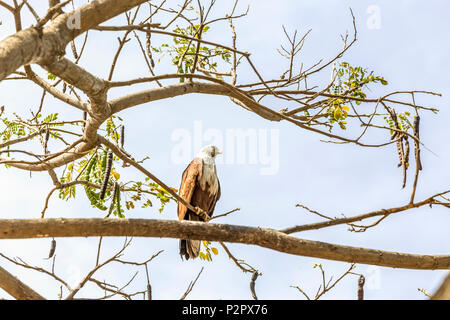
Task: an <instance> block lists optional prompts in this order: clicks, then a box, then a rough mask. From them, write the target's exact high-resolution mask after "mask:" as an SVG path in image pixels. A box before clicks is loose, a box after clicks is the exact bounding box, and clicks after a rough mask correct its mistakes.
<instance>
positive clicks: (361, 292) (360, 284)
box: [358, 275, 366, 300]
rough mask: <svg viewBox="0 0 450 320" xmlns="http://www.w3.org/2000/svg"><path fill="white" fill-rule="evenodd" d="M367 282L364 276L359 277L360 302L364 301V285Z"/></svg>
mask: <svg viewBox="0 0 450 320" xmlns="http://www.w3.org/2000/svg"><path fill="white" fill-rule="evenodd" d="M365 282H366V278H364V276H363V275H360V276H359V279H358V300H364V283H365Z"/></svg>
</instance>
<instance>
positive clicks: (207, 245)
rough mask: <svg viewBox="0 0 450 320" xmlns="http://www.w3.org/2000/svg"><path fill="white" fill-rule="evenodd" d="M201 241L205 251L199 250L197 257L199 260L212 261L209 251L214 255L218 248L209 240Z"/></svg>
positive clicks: (217, 252)
mask: <svg viewBox="0 0 450 320" xmlns="http://www.w3.org/2000/svg"><path fill="white" fill-rule="evenodd" d="M202 243H203V246H204V247H205V252H203V251H201V252H200V253H199V254H198V257H199V258H200V259H201V260H206V261H212V255H211V252H212V253H213V254H214V255H217V254H219V250H217V248H214V247H212V246H211V241H202Z"/></svg>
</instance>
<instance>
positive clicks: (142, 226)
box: [0, 219, 450, 270]
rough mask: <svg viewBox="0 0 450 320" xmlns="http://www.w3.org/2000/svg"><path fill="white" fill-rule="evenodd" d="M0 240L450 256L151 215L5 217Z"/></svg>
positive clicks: (438, 260) (406, 264) (401, 264)
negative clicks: (158, 242)
mask: <svg viewBox="0 0 450 320" xmlns="http://www.w3.org/2000/svg"><path fill="white" fill-rule="evenodd" d="M0 230H1V231H0V239H25V238H42V237H89V236H91V237H95V236H133V237H164V238H177V239H193V240H209V241H226V242H236V243H244V244H253V245H257V246H260V247H264V248H269V249H272V250H276V251H280V252H285V253H289V254H293V255H300V256H307V257H314V258H320V259H329V260H336V261H344V262H351V263H363V264H370V265H378V266H384V267H392V268H404V269H421V270H435V269H449V268H450V255H418V254H407V253H399V252H390V251H382V250H375V249H366V248H359V247H351V246H344V245H336V244H331V243H325V242H319V241H311V240H305V239H299V238H295V237H292V236H289V235H287V234H285V233H282V232H279V231H277V230H273V229H267V228H255V227H245V226H235V225H228V224H212V223H203V222H192V221H175V220H153V219H3V220H0Z"/></svg>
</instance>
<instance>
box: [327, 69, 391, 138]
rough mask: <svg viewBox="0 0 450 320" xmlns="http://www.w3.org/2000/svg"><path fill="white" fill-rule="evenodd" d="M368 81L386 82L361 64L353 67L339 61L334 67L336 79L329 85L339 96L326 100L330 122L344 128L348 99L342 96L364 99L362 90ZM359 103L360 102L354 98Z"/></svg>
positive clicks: (383, 83)
mask: <svg viewBox="0 0 450 320" xmlns="http://www.w3.org/2000/svg"><path fill="white" fill-rule="evenodd" d="M370 83H381V84H382V85H387V84H388V82H387V81H386V79H384V78H383V77H381V76H376V75H374V73H373V71H371V72H368V69H367V68H363V67H361V66H358V67H353V66H351V65H350V64H349V63H348V62H341V63H339V65H338V67H337V69H336V79H335V81H334V83H333V84H332V86H331V90H332V93H333V94H335V95H337V96H339V97H338V98H330V99H329V101H328V108H327V115H328V121H329V123H330V124H333V123H337V124H338V125H339V127H340V128H341V129H342V130H345V129H346V124H347V122H346V120H345V119H346V118H347V116H348V111H349V110H350V108H349V107H348V106H347V105H346V104H348V103H349V100H348V99H345V98H343V96H351V97H354V98H361V99H365V98H366V97H367V95H366V93H365V92H364V91H363V90H364V89H365V88H366V87H367V85H368V84H370ZM355 103H356V104H357V105H360V104H361V102H360V101H358V100H356V101H355Z"/></svg>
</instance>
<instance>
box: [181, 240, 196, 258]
mask: <svg viewBox="0 0 450 320" xmlns="http://www.w3.org/2000/svg"><path fill="white" fill-rule="evenodd" d="M200 245H201V241H200V240H180V256H181V258H182V259H183V257H184V258H185V259H186V260H189V258H191V259H195V258H197V257H198V255H199V253H200Z"/></svg>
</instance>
